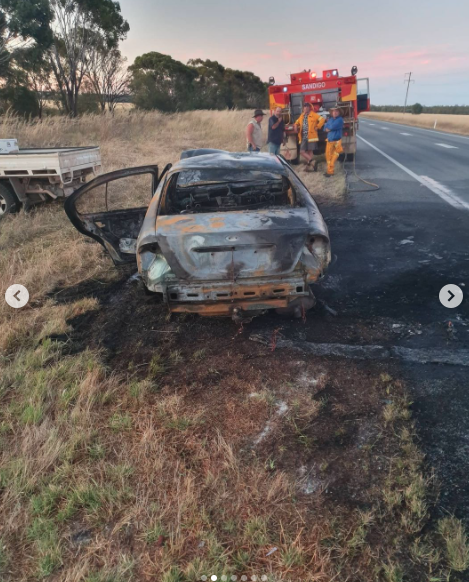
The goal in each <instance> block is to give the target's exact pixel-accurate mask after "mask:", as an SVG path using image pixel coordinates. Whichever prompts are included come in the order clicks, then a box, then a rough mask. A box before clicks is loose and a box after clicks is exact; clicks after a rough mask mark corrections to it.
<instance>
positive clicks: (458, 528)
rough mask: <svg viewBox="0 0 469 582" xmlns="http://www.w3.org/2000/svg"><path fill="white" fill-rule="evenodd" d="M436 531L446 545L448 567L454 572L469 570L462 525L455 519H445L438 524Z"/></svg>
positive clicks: (467, 550) (468, 556) (468, 557)
mask: <svg viewBox="0 0 469 582" xmlns="http://www.w3.org/2000/svg"><path fill="white" fill-rule="evenodd" d="M438 531H439V533H440V535H441V536H442V538H443V540H444V542H445V545H446V558H447V560H448V564H449V567H450V568H451V569H452V570H455V571H456V572H464V571H465V570H467V569H469V544H468V540H467V535H466V532H465V531H464V527H463V525H462V523H461V522H460V521H459V520H458V519H456V518H455V517H445V518H444V519H441V520H440V521H439V522H438Z"/></svg>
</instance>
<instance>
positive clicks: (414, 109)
mask: <svg viewBox="0 0 469 582" xmlns="http://www.w3.org/2000/svg"><path fill="white" fill-rule="evenodd" d="M422 111H423V106H422V105H420V103H414V104H413V105H412V113H413V114H414V115H420V114H421V113H422Z"/></svg>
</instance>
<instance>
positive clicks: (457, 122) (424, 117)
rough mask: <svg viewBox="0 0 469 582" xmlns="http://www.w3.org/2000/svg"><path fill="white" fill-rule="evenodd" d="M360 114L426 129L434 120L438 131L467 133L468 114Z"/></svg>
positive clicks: (468, 133)
mask: <svg viewBox="0 0 469 582" xmlns="http://www.w3.org/2000/svg"><path fill="white" fill-rule="evenodd" d="M362 115H363V116H364V117H368V118H370V119H381V120H382V121H391V122H394V123H402V124H403V125H413V126H415V127H424V128H426V129H434V127H435V121H436V129H439V130H440V131H448V132H449V133H459V134H462V135H469V115H446V114H444V113H421V114H420V115H412V114H411V113H406V114H405V115H404V113H382V112H377V111H373V112H370V113H362Z"/></svg>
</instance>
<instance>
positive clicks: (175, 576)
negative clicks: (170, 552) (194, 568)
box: [162, 566, 184, 582]
mask: <svg viewBox="0 0 469 582" xmlns="http://www.w3.org/2000/svg"><path fill="white" fill-rule="evenodd" d="M183 580H184V578H183V575H182V572H181V570H180V569H179V568H178V567H177V566H171V568H170V569H169V570H168V571H167V572H165V573H164V574H163V579H162V582H183Z"/></svg>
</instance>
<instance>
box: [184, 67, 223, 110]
mask: <svg viewBox="0 0 469 582" xmlns="http://www.w3.org/2000/svg"><path fill="white" fill-rule="evenodd" d="M187 64H188V65H189V66H190V67H192V68H194V69H195V71H196V72H197V77H196V78H195V80H194V91H195V106H196V108H198V109H225V108H226V107H227V106H228V105H227V103H228V95H229V86H228V83H227V80H226V69H225V67H224V66H223V65H220V64H219V63H218V62H217V61H210V60H205V61H203V60H202V59H191V60H190V61H188V63H187Z"/></svg>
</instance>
